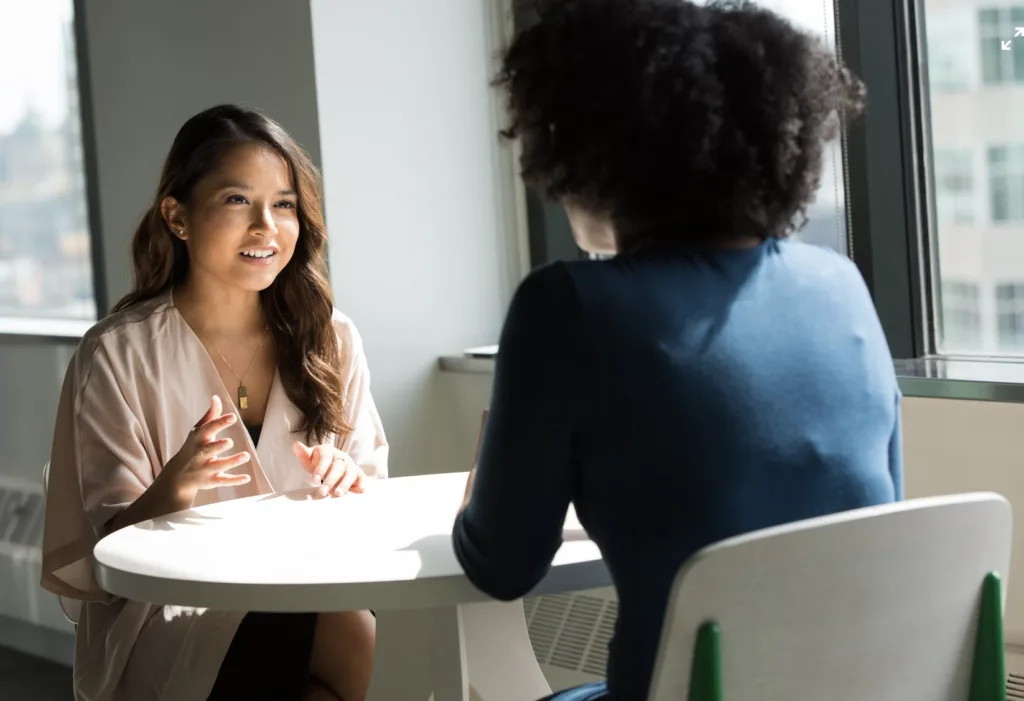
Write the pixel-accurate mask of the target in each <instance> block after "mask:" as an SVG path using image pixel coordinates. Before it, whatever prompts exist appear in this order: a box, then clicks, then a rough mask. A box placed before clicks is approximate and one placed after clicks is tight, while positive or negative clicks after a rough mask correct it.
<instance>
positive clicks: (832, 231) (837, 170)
mask: <svg viewBox="0 0 1024 701" xmlns="http://www.w3.org/2000/svg"><path fill="white" fill-rule="evenodd" d="M755 4H756V5H760V6H761V7H765V8H767V9H769V10H773V11H774V12H777V13H778V14H780V15H782V16H783V17H785V18H787V19H788V20H790V21H791V22H793V24H795V25H796V26H798V27H800V28H801V29H803V30H805V31H808V32H812V33H814V34H815V35H817V36H818V37H820V38H821V40H822V41H823V42H824V43H825V45H826V46H828V47H830V48H831V49H832V50H833V51H834V50H835V46H836V31H835V12H834V8H833V2H832V0H755ZM954 80H955V76H954ZM794 238H797V239H800V240H802V241H806V242H807V243H813V244H816V245H819V246H826V247H828V248H831V249H834V250H836V251H839V252H840V253H844V254H845V253H848V252H849V249H848V240H849V239H848V235H847V222H846V179H845V175H844V171H843V154H842V148H841V146H840V143H839V141H838V140H836V141H835V142H833V143H832V144H830V145H829V146H827V147H826V149H825V158H824V164H823V168H822V174H821V186H820V187H819V188H818V193H817V196H816V197H815V199H814V201H813V202H812V203H811V205H810V206H809V207H808V208H807V224H806V225H805V226H804V228H803V229H802V230H801V231H799V232H797V233H796V234H795V235H794Z"/></svg>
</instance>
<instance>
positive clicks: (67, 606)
mask: <svg viewBox="0 0 1024 701" xmlns="http://www.w3.org/2000/svg"><path fill="white" fill-rule="evenodd" d="M49 491H50V461H49V460H47V461H46V464H45V465H43V500H44V503H45V499H46V494H47V492H49ZM57 601H59V602H60V608H61V611H63V612H64V618H66V619H67V620H68V623H72V624H74V625H76V626H77V625H78V617H79V615H80V614H81V613H82V602H81V601H78V600H77V599H68V598H66V597H63V596H58V597H57Z"/></svg>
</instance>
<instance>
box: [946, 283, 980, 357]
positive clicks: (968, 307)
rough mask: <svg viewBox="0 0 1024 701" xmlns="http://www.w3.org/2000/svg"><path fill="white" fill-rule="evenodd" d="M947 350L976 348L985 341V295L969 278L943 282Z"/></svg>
mask: <svg viewBox="0 0 1024 701" xmlns="http://www.w3.org/2000/svg"><path fill="white" fill-rule="evenodd" d="M942 332H943V337H942V338H943V351H946V352H956V351H965V350H974V349H976V348H977V347H978V345H979V344H980V342H981V299H980V295H979V293H978V286H977V285H975V284H972V283H969V282H955V281H944V282H943V283H942Z"/></svg>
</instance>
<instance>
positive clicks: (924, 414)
mask: <svg viewBox="0 0 1024 701" xmlns="http://www.w3.org/2000/svg"><path fill="white" fill-rule="evenodd" d="M1022 426H1024V404H997V403H993V402H969V401H954V400H948V399H914V398H909V397H908V398H905V399H904V400H903V446H904V447H903V459H904V472H905V476H906V494H907V497H908V498H915V497H924V496H936V495H941V494H954V493H957V492H976V491H993V492H998V493H1000V494H1002V495H1003V496H1005V497H1007V498H1008V499H1009V500H1010V502H1011V505H1012V506H1013V508H1014V511H1015V513H1014V528H1013V560H1012V562H1013V566H1012V572H1011V575H1010V581H1009V587H1008V590H1007V591H1008V596H1007V605H1006V633H1005V635H1006V641H1007V643H1012V644H1014V645H1018V646H1019V645H1024V581H1022V579H1021V578H1022V577H1024V575H1022V574H1021V572H1022V570H1021V566H1022V563H1024V471H1022V470H1021V462H1022V458H1024V435H1022V433H1021V427H1022Z"/></svg>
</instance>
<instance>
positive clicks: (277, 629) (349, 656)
mask: <svg viewBox="0 0 1024 701" xmlns="http://www.w3.org/2000/svg"><path fill="white" fill-rule="evenodd" d="M326 250H327V231H326V228H325V225H324V219H323V214H322V211H321V189H320V181H319V176H318V173H317V170H316V168H315V167H314V166H313V164H312V162H311V161H310V159H309V156H308V155H307V154H306V153H305V152H304V151H303V150H302V149H301V147H300V146H299V145H298V144H297V143H296V142H295V141H294V140H293V139H292V138H291V137H290V136H289V135H288V134H287V133H286V132H285V131H284V129H282V128H281V127H280V126H279V125H278V124H276V123H275V122H273V121H272V120H270V119H268V118H267V117H265V116H263V115H262V114H259V113H258V112H255V111H252V110H248V109H243V108H240V107H235V106H230V105H223V106H219V107H214V108H211V109H209V110H206V111H204V112H202V113H200V114H198V115H196V116H194V117H192V118H191V119H190V120H188V121H187V122H186V123H185V125H184V126H183V127H182V128H181V130H180V131H179V132H178V135H177V137H176V138H175V140H174V144H173V145H172V147H171V151H170V154H169V155H168V157H167V161H166V164H165V165H164V170H163V175H162V177H161V179H160V185H159V187H158V189H157V195H156V198H155V200H154V203H153V205H152V206H151V207H150V208H149V210H148V211H147V212H146V214H145V215H144V217H143V219H142V223H141V224H140V225H139V228H138V230H137V231H136V233H135V239H134V241H133V244H132V253H133V260H134V267H135V285H134V289H133V290H132V292H131V293H130V294H128V295H127V296H126V297H125V298H124V299H122V300H121V301H120V302H118V304H117V305H116V306H115V307H114V310H113V312H112V313H111V314H110V315H109V316H108V317H107V318H105V319H104V320H103V321H101V322H100V323H98V324H97V325H96V326H95V327H94V328H92V329H91V330H90V331H89V333H88V334H87V335H86V336H85V338H83V339H82V343H81V345H80V346H79V348H78V350H77V352H76V354H75V357H74V358H73V359H72V361H71V364H70V367H69V368H68V372H67V376H66V378H65V381H64V387H63V391H62V394H61V400H60V406H59V409H58V416H57V423H56V429H55V432H54V442H53V452H52V456H51V467H50V483H49V487H48V494H47V513H46V529H45V535H44V544H43V552H44V556H43V557H44V562H43V586H44V587H45V588H47V589H49V590H50V591H52V592H54V593H56V594H58V595H59V596H61V597H63V598H69V599H75V600H79V601H82V602H84V603H83V605H82V607H81V613H80V617H79V620H78V633H77V644H76V649H75V674H74V676H75V693H76V698H78V699H81V700H83V701H84V700H85V699H89V700H90V701H99V700H110V701H120V700H122V699H124V700H129V699H130V700H131V701H146V700H147V699H168V700H171V699H173V701H204V700H206V699H210V700H215V699H247V700H252V699H274V700H275V701H281V700H284V699H309V700H316V699H323V700H332V699H344V701H357V700H359V699H362V698H363V697H364V696H365V695H366V690H367V687H368V686H369V679H370V671H371V667H372V663H373V648H374V620H373V617H372V615H371V614H370V612H367V611H361V612H346V613H329V614H325V613H321V614H273V613H249V614H243V613H233V612H220V611H208V610H202V609H185V608H180V607H166V606H165V607H160V606H153V605H150V604H145V603H141V602H134V601H127V600H124V599H120V598H116V597H113V596H111V595H109V594H107V593H105V592H103V591H102V590H101V589H100V588H99V586H98V585H97V583H96V581H95V579H94V578H93V574H92V565H93V563H92V549H93V547H94V546H95V544H96V543H97V542H98V540H99V539H100V538H102V537H103V536H104V535H106V534H108V533H110V532H112V531H114V530H117V529H118V528H123V527H125V526H128V525H131V524H134V523H138V522H140V521H144V520H147V519H151V518H154V517H157V516H161V515H165V514H168V513H173V512H176V511H181V510H184V509H188V508H190V507H192V506H196V505H200V504H209V503H213V502H218V501H224V500H227V499H234V498H238V497H242V496H250V495H255V494H266V493H273V492H281V491H287V490H293V489H299V488H309V487H310V485H311V484H312V485H313V487H314V488H316V494H317V495H318V496H320V497H323V498H329V497H336V496H341V495H343V494H344V493H346V492H348V491H356V492H357V491H362V490H363V489H365V488H366V486H367V484H368V483H369V482H370V481H371V480H372V479H374V478H379V477H384V476H386V473H387V452H388V446H387V442H386V440H385V438H384V432H383V429H382V427H381V423H380V418H379V416H378V414H377V410H376V408H375V406H374V403H373V399H372V398H371V396H370V391H369V371H368V370H367V365H366V359H365V356H364V354H363V349H362V342H361V340H360V337H359V334H358V332H357V331H356V329H355V326H354V325H353V324H352V322H351V321H350V320H349V319H347V318H346V317H345V316H344V315H342V314H341V313H340V312H338V311H337V310H335V309H334V306H333V302H332V298H331V292H330V288H329V285H328V281H327V277H326ZM308 536H309V537H317V534H308Z"/></svg>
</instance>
